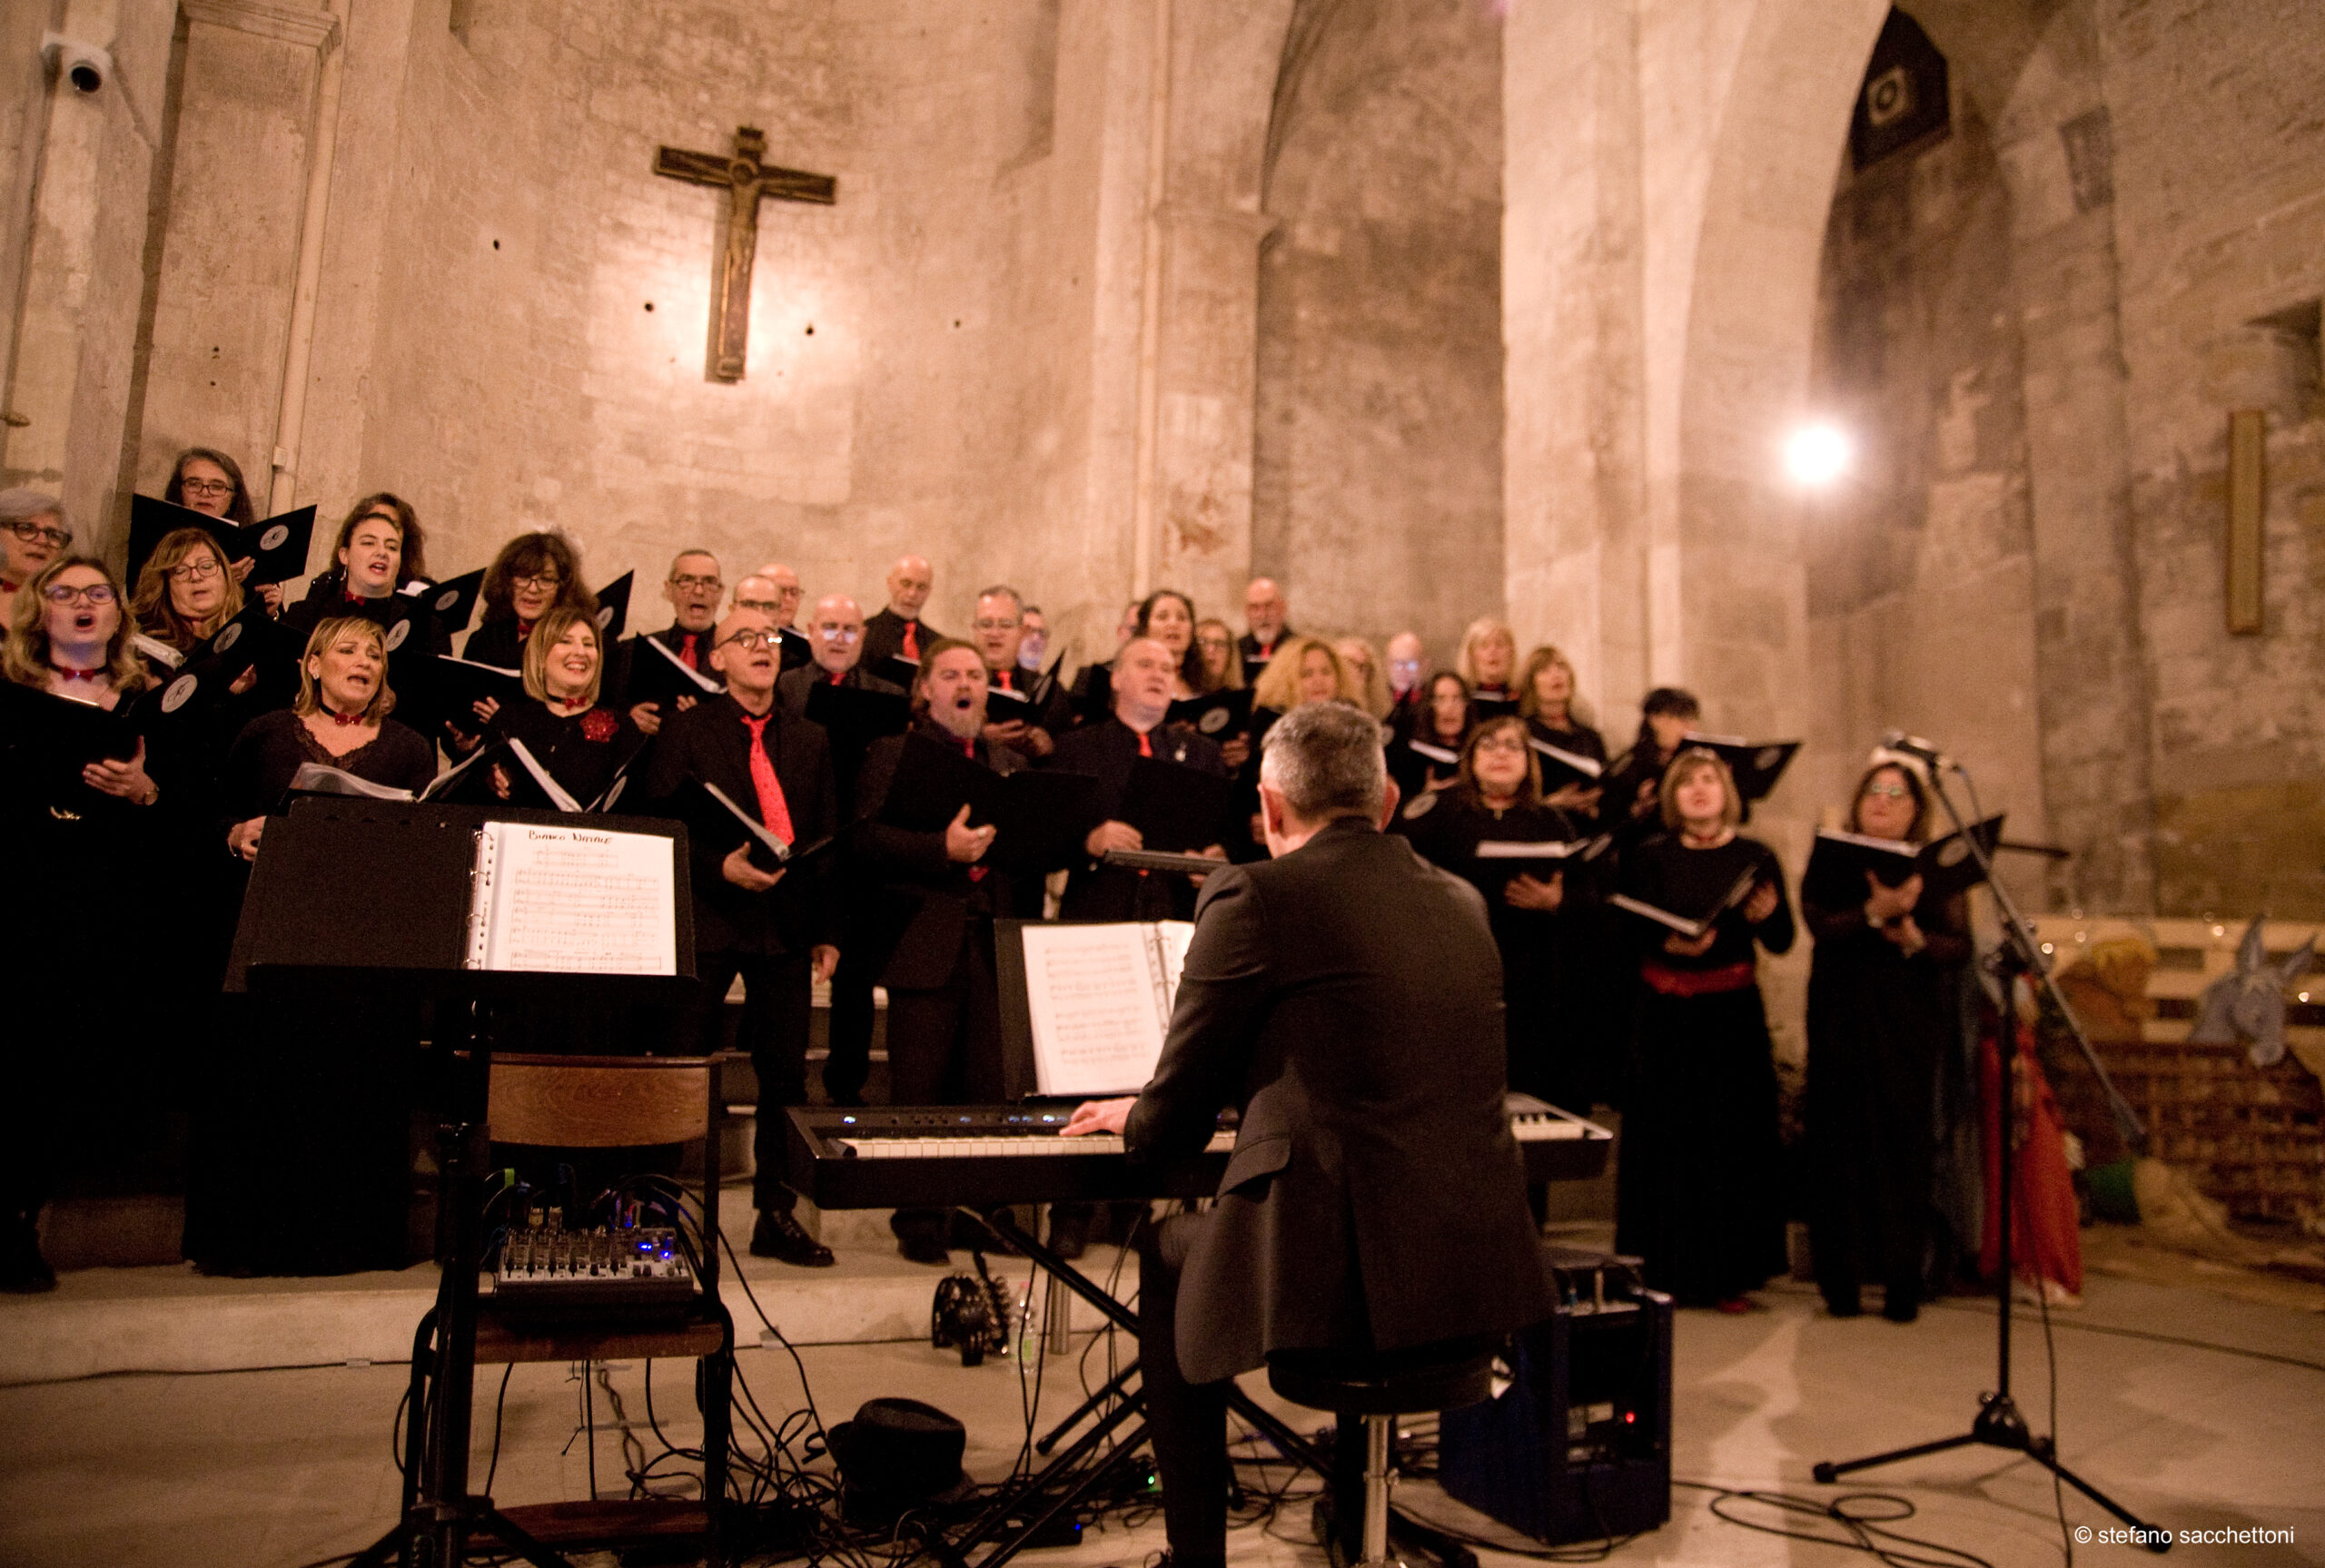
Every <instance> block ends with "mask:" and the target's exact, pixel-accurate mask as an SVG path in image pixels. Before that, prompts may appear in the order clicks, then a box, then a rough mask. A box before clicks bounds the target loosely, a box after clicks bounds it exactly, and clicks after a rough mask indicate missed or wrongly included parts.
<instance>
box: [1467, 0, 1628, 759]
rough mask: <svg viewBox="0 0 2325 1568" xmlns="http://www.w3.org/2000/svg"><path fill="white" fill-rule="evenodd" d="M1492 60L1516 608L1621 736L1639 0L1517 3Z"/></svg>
mask: <svg viewBox="0 0 2325 1568" xmlns="http://www.w3.org/2000/svg"><path fill="white" fill-rule="evenodd" d="M1502 62H1503V64H1502V72H1503V83H1504V92H1503V95H1502V113H1503V116H1504V124H1505V139H1504V153H1503V159H1504V164H1503V166H1504V171H1505V173H1504V176H1503V182H1502V189H1503V209H1502V211H1503V217H1502V261H1501V295H1502V324H1503V325H1502V331H1503V340H1504V345H1505V350H1506V353H1507V359H1506V361H1505V368H1504V372H1503V381H1502V398H1503V408H1504V416H1503V473H1502V498H1503V524H1502V527H1503V539H1504V546H1503V553H1504V558H1505V560H1506V562H1507V569H1508V578H1509V587H1508V594H1509V616H1510V619H1511V622H1512V624H1513V625H1514V626H1515V627H1516V630H1517V632H1518V638H1519V646H1521V647H1523V646H1527V645H1529V644H1531V643H1534V642H1538V641H1546V642H1553V643H1556V644H1558V646H1560V647H1561V648H1563V649H1564V650H1565V651H1566V653H1567V655H1568V656H1569V657H1570V658H1572V659H1573V660H1574V662H1575V666H1576V667H1577V670H1578V673H1579V674H1580V676H1581V684H1582V692H1583V695H1584V696H1585V698H1586V699H1588V700H1589V701H1590V702H1591V703H1592V704H1593V705H1594V706H1595V708H1596V710H1597V712H1598V716H1599V718H1600V719H1601V721H1602V723H1605V724H1607V725H1608V726H1609V728H1608V741H1609V743H1610V744H1612V745H1617V746H1619V745H1621V744H1622V742H1623V737H1624V735H1625V734H1626V733H1628V729H1629V728H1630V725H1632V723H1633V722H1634V721H1635V719H1636V715H1637V706H1636V705H1637V700H1638V698H1639V696H1640V695H1641V694H1642V693H1644V692H1645V691H1646V690H1647V686H1648V685H1649V684H1650V683H1649V680H1648V671H1647V539H1646V532H1645V528H1646V518H1645V504H1646V503H1645V494H1644V490H1643V488H1642V487H1643V465H1644V456H1645V454H1644V448H1643V433H1644V424H1643V418H1644V408H1643V405H1642V402H1641V385H1640V378H1641V374H1642V365H1641V360H1640V352H1641V340H1640V320H1641V311H1642V309H1643V306H1644V298H1643V294H1642V276H1641V272H1640V254H1639V243H1640V232H1639V223H1640V202H1639V107H1638V79H1637V71H1638V62H1637V30H1636V26H1635V22H1634V17H1633V14H1632V5H1631V0H1572V3H1571V4H1563V5H1513V6H1511V7H1510V8H1509V17H1508V19H1507V21H1506V23H1505V25H1504V30H1503V35H1502ZM1488 607H1490V606H1479V608H1480V609H1484V608H1488Z"/></svg>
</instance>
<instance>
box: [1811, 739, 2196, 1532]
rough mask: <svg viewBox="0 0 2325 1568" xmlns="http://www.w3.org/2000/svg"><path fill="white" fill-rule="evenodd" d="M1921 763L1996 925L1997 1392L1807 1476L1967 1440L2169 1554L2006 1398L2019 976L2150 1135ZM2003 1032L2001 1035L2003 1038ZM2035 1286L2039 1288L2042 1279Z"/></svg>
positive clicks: (1948, 798) (2135, 1141)
mask: <svg viewBox="0 0 2325 1568" xmlns="http://www.w3.org/2000/svg"><path fill="white" fill-rule="evenodd" d="M1924 760H1925V761H1927V762H1928V763H1929V764H1930V787H1931V790H1932V792H1933V793H1934V794H1936V796H1937V798H1938V802H1939V804H1942V805H1944V808H1945V814H1946V816H1947V817H1948V818H1949V819H1950V820H1951V821H1952V822H1953V823H1954V832H1955V833H1958V834H1959V835H1960V836H1961V839H1962V842H1963V843H1964V844H1966V845H1967V846H1969V850H1970V853H1972V854H1973V855H1974V856H1976V857H1977V862H1978V870H1979V872H1980V873H1982V874H1983V875H1984V879H1985V883H1986V886H1987V888H1988V889H1989V890H1990V891H1991V892H1993V894H1994V909H1995V912H1996V913H1997V914H1998V915H1999V916H2000V917H2001V921H2002V932H2003V937H2002V945H2001V946H1999V947H1997V948H1996V949H1995V950H1994V952H1992V953H1991V954H1989V955H1988V956H1987V958H1986V961H1985V963H1986V968H1987V970H1988V971H1989V972H1990V973H1992V974H1993V975H1994V979H1995V981H1996V982H1997V983H1998V984H1999V985H2000V987H2001V989H2002V1009H2001V1016H2000V1018H1999V1020H1998V1025H1999V1027H1998V1029H1997V1031H1996V1032H1997V1036H1998V1038H1997V1039H1996V1040H1995V1042H1994V1046H1995V1054H1996V1056H1997V1057H1998V1058H1999V1059H2000V1061H2001V1076H2000V1084H1999V1090H2000V1096H2001V1104H2000V1106H1999V1108H1998V1109H1997V1113H1996V1116H1995V1125H1996V1128H1997V1129H1998V1134H1997V1135H1998V1137H1999V1138H2000V1140H2001V1149H2000V1151H1999V1152H2000V1165H2001V1179H2002V1195H2001V1202H2000V1204H1999V1205H1998V1208H1999V1209H2000V1214H2001V1218H2000V1229H1999V1232H1998V1235H1997V1240H1998V1242H1999V1247H1998V1248H1997V1250H1998V1252H1999V1253H2000V1257H2001V1265H2000V1267H1999V1268H1998V1269H1997V1270H1996V1272H1995V1276H1994V1307H1995V1333H1994V1366H1995V1371H1994V1391H1993V1392H1992V1393H1986V1394H1981V1395H1979V1396H1978V1415H1977V1418H1976V1419H1975V1420H1974V1421H1973V1422H1972V1423H1971V1425H1970V1430H1969V1431H1967V1432H1964V1433H1958V1434H1956V1435H1954V1436H1951V1437H1941V1438H1938V1439H1937V1440H1935V1441H1934V1442H1930V1443H1916V1444H1914V1445H1911V1446H1910V1447H1905V1448H1893V1449H1890V1450H1888V1451H1887V1452H1886V1453H1882V1454H1872V1455H1865V1457H1864V1458H1861V1459H1845V1460H1842V1461H1840V1462H1838V1463H1837V1464H1836V1463H1835V1462H1834V1461H1832V1460H1829V1459H1827V1460H1824V1461H1822V1462H1820V1463H1819V1464H1817V1465H1816V1466H1815V1470H1814V1471H1813V1472H1812V1474H1814V1475H1815V1477H1816V1479H1817V1481H1818V1482H1820V1483H1822V1484H1827V1485H1829V1484H1832V1483H1833V1482H1835V1481H1837V1480H1838V1479H1840V1478H1841V1477H1842V1476H1844V1475H1846V1474H1849V1473H1850V1472H1852V1471H1856V1470H1870V1469H1872V1468H1874V1467H1875V1466H1876V1465H1882V1464H1896V1463H1898V1462H1899V1461H1901V1460H1906V1459H1919V1458H1921V1457H1922V1456H1924V1455H1930V1454H1943V1453H1944V1452H1946V1451H1947V1450H1949V1449H1954V1448H1965V1447H1968V1446H1969V1445H1972V1444H1978V1445H1984V1446H1985V1447H1989V1448H2002V1449H2007V1450H2009V1451H2010V1452H2012V1453H2014V1454H2023V1455H2026V1456H2027V1457H2028V1458H2030V1459H2032V1460H2033V1461H2034V1462H2035V1463H2036V1464H2040V1465H2042V1466H2043V1468H2044V1469H2046V1470H2048V1471H2050V1472H2051V1473H2052V1474H2053V1475H2056V1476H2057V1477H2059V1479H2061V1480H2062V1481H2064V1482H2065V1483H2066V1484H2068V1485H2070V1486H2073V1488H2074V1489H2075V1490H2076V1491H2078V1492H2080V1493H2082V1494H2083V1495H2084V1496H2086V1497H2088V1498H2090V1499H2091V1500H2092V1501H2093V1503H2096V1504H2099V1505H2100V1506H2101V1507H2102V1508H2104V1509H2106V1510H2107V1512H2108V1513H2110V1514H2113V1515H2114V1516H2115V1517H2116V1518H2118V1519H2121V1520H2122V1522H2123V1523H2124V1524H2128V1525H2130V1526H2131V1527H2132V1531H2133V1533H2134V1539H2135V1540H2136V1541H2138V1542H2139V1543H2140V1544H2142V1545H2144V1546H2146V1547H2147V1549H2148V1550H2149V1551H2151V1552H2155V1553H2163V1552H2169V1551H2170V1550H2172V1532H2170V1531H2169V1530H2164V1529H2159V1528H2158V1527H2156V1526H2154V1525H2152V1524H2147V1523H2145V1522H2144V1521H2142V1519H2141V1518H2140V1517H2139V1516H2138V1515H2137V1514H2133V1513H2132V1512H2131V1510H2129V1509H2127V1508H2125V1507H2124V1506H2123V1505H2122V1504H2120V1503H2117V1502H2116V1501H2115V1500H2114V1499H2113V1498H2112V1497H2110V1496H2108V1495H2107V1494H2105V1493H2103V1492H2102V1491H2100V1490H2099V1489H2098V1488H2097V1487H2095V1486H2093V1485H2092V1484H2091V1483H2089V1482H2088V1481H2085V1480H2084V1479H2083V1477H2082V1476H2080V1475H2077V1474H2075V1473H2074V1472H2073V1471H2072V1470H2069V1469H2068V1468H2067V1467H2066V1466H2065V1465H2063V1464H2060V1463H2059V1456H2058V1449H2057V1445H2056V1443H2055V1440H2054V1438H2053V1437H2051V1436H2037V1435H2035V1434H2034V1432H2033V1429H2032V1428H2031V1427H2029V1426H2028V1425H2027V1424H2026V1417H2025V1416H2024V1415H2022V1414H2021V1413H2020V1411H2019V1408H2018V1402H2017V1401H2016V1400H2015V1399H2013V1397H2012V1396H2011V1392H2010V1333H2011V1326H2012V1311H2011V1307H2012V1303H2011V1285H2012V1282H2013V1279H2014V1278H2015V1277H2016V1272H2017V1271H2016V1267H2015V1257H2014V1256H2013V1250H2012V1241H2013V1238H2012V1235H2011V1211H2012V1209H2013V1208H2014V1207H2015V1205H2014V1203H2013V1193H2012V1189H2011V1176H2012V1166H2013V1161H2012V1159H2011V1144H2012V1141H2013V1137H2012V1135H2013V1131H2014V1124H2015V1121H2016V1119H2017V1082H2016V1077H2015V1074H2014V1072H2013V1067H2014V1064H2015V1063H2016V1060H2017V1058H2018V1027H2017V1020H2016V1018H2015V1016H2014V1012H2013V1006H2014V1001H2015V998H2016V989H2017V982H2018V981H2019V980H2020V979H2021V978H2022V977H2024V978H2029V979H2031V980H2033V981H2035V982H2037V983H2038V984H2039V985H2040V986H2041V988H2042V989H2043V991H2044V992H2046V993H2048V995H2049V996H2050V998H2051V1001H2053V1003H2054V1004H2055V1005H2056V1006H2057V1008H2058V1011H2059V1015H2060V1016H2061V1017H2062V1018H2063V1019H2065V1020H2066V1024H2067V1028H2068V1030H2069V1031H2071V1032H2072V1033H2073V1035H2074V1040H2075V1043H2076V1044H2077V1045H2078V1046H2080V1047H2081V1048H2082V1050H2083V1060H2085V1061H2086V1062H2088V1063H2090V1065H2091V1070H2092V1071H2093V1073H2094V1074H2096V1075H2097V1077H2098V1080H2099V1084H2100V1087H2101V1088H2102V1090H2105V1091H2106V1095H2107V1104H2108V1107H2109V1109H2111V1110H2112V1112H2113V1113H2114V1117H2115V1120H2116V1123H2117V1125H2118V1126H2120V1127H2121V1128H2122V1132H2123V1136H2124V1138H2125V1139H2126V1140H2127V1141H2128V1142H2130V1143H2131V1144H2132V1146H2133V1147H2135V1148H2136V1147H2141V1146H2143V1145H2144V1144H2145V1143H2146V1140H2147V1130H2146V1129H2145V1128H2143V1127H2142V1126H2141V1125H2140V1119H2139V1115H2138V1113H2137V1112H2135V1111H2134V1110H2133V1109H2132V1107H2131V1104H2130V1102H2129V1101H2127V1100H2124V1099H2123V1097H2122V1094H2120V1093H2119V1092H2117V1090H2116V1088H2115V1085H2114V1081H2113V1080H2112V1079H2110V1078H2109V1077H2108V1076H2107V1070H2106V1069H2105V1068H2104V1067H2102V1065H2101V1064H2100V1061H2099V1056H2098V1053H2097V1052H2096V1051H2094V1050H2092V1048H2091V1040H2090V1037H2089V1036H2087V1035H2085V1034H2084V1033H2083V1023H2082V1021H2080V1020H2079V1019H2077V1018H2076V1017H2075V1015H2074V1009H2073V1007H2071V1006H2069V1005H2068V1002H2067V999H2066V998H2065V997H2064V996H2063V995H2062V994H2061V993H2060V991H2059V989H2058V986H2057V985H2056V983H2055V982H2053V980H2052V979H2051V973H2050V967H2049V966H2048V965H2047V964H2045V963H2044V962H2043V957H2042V950H2041V948H2040V946H2039V945H2038V944H2037V943H2036V942H2035V940H2034V933H2033V929H2032V928H2031V927H2030V926H2028V925H2027V923H2026V922H2025V920H2024V919H2023V917H2022V916H2021V915H2020V914H2019V912H2018V906H2017V905H2016V904H2014V903H2013V902H2011V897H2010V892H2009V890H2008V889H2006V888H2004V887H2003V885H2002V883H1999V882H1997V881H1995V880H1994V857H1993V855H1991V854H1990V853H1987V850H1986V846H1985V845H1984V843H1981V842H1980V841H1979V838H1978V835H1977V834H1976V833H1972V832H1970V831H1969V824H1968V823H1966V822H1965V821H1964V818H1963V815H1962V813H1961V811H1960V809H1959V808H1957V807H1956V806H1955V805H1954V797H1953V795H1952V794H1950V793H1948V791H1947V789H1946V787H1945V769H1944V768H1943V767H1941V766H1940V765H1939V759H1937V758H1935V757H1934V756H1933V757H1925V758H1924ZM1954 771H1955V772H1961V771H1962V770H1961V769H1960V768H1958V767H1956V768H1955V769H1954ZM2005 1035H2006V1036H2007V1038H2006V1039H2005V1038H2001V1037H2002V1036H2005ZM2037 1288H2038V1289H2039V1288H2040V1285H2039V1283H2038V1285H2037Z"/></svg>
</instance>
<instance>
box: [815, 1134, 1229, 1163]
mask: <svg viewBox="0 0 2325 1568" xmlns="http://www.w3.org/2000/svg"><path fill="white" fill-rule="evenodd" d="M830 1141H831V1142H832V1143H833V1144H834V1145H836V1147H838V1148H841V1149H846V1150H848V1151H849V1152H850V1153H851V1154H854V1155H855V1156H856V1158H857V1159H1007V1158H1014V1157H1015V1156H1017V1155H1021V1154H1036V1155H1039V1154H1114V1155H1119V1154H1121V1153H1123V1139H1122V1135H1121V1134H1120V1133H1116V1132H1093V1133H1091V1134H1090V1135H1088V1136H1087V1137H1082V1138H1065V1137H1062V1136H1060V1135H1059V1134H1057V1133H1054V1132H1037V1133H1024V1134H1014V1133H1009V1134H999V1135H995V1136H993V1137H970V1138H835V1139H831V1140H830ZM1234 1147H1235V1135H1234V1134H1233V1133H1232V1132H1226V1131H1220V1132H1214V1133H1212V1135H1211V1140H1210V1141H1209V1142H1208V1143H1207V1144H1205V1145H1204V1146H1203V1151H1204V1152H1205V1153H1207V1154H1225V1153H1226V1152H1227V1151H1228V1150H1230V1149H1233V1148H1234Z"/></svg>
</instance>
